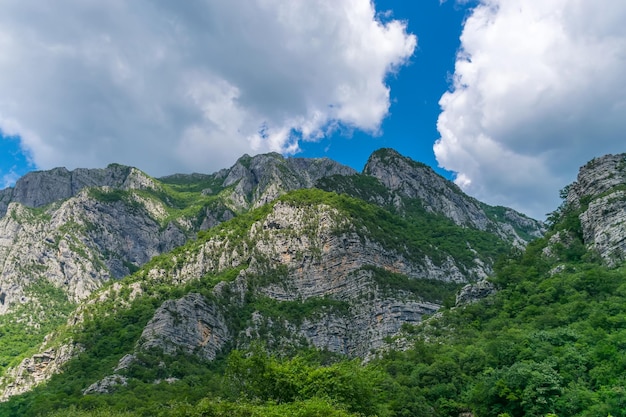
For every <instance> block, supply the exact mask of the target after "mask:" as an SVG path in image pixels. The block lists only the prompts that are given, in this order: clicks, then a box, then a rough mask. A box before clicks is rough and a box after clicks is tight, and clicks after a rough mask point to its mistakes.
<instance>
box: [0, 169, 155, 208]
mask: <svg viewBox="0 0 626 417" xmlns="http://www.w3.org/2000/svg"><path fill="white" fill-rule="evenodd" d="M102 186H108V187H112V188H119V189H125V190H128V189H146V188H153V189H154V188H156V187H157V185H156V183H155V182H154V181H153V180H152V179H151V178H150V177H149V176H148V175H146V174H144V173H143V172H141V171H140V170H138V169H137V168H132V167H128V166H124V165H119V164H110V165H109V166H107V167H106V168H104V169H85V168H78V169H75V170H73V171H69V170H67V169H66V168H63V167H61V168H54V169H51V170H48V171H34V172H29V173H28V174H26V175H24V176H23V177H22V178H20V179H19V180H18V181H17V182H16V183H15V187H13V188H7V189H4V190H1V191H0V216H4V214H5V213H6V211H7V207H8V205H9V203H11V202H16V203H20V204H23V205H25V206H28V207H41V206H45V205H47V204H50V203H52V202H55V201H61V200H65V199H68V198H70V197H74V196H76V195H77V194H78V193H79V192H80V191H81V190H82V189H83V188H86V187H102Z"/></svg>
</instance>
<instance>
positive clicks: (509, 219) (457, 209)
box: [363, 149, 545, 247]
mask: <svg viewBox="0 0 626 417" xmlns="http://www.w3.org/2000/svg"><path fill="white" fill-rule="evenodd" d="M363 173H364V174H366V175H370V176H373V177H375V178H377V179H378V180H379V181H380V182H381V183H382V184H383V185H384V186H385V187H386V189H388V190H390V191H392V192H393V193H395V194H397V195H398V196H400V197H404V198H409V199H418V200H419V201H420V202H421V204H422V205H423V207H424V208H425V209H426V210H427V211H429V212H433V213H438V214H442V215H444V216H446V217H447V218H449V219H451V220H452V221H454V223H456V224H457V225H459V226H465V227H475V228H477V229H479V230H491V231H493V232H495V233H496V234H498V235H499V236H500V237H501V238H503V239H506V240H511V241H512V242H514V243H515V244H516V245H518V246H520V247H523V246H524V245H525V244H526V243H528V241H529V239H534V238H537V237H540V236H541V235H542V234H543V233H544V232H545V228H544V226H543V224H542V223H541V222H539V221H537V220H534V219H531V218H529V217H527V216H525V215H523V214H521V213H518V212H516V211H515V210H512V209H510V208H505V207H491V206H488V205H486V204H484V203H481V202H479V201H478V200H476V199H474V198H472V197H469V196H468V195H466V194H465V193H463V191H462V190H461V189H460V188H459V187H458V186H457V185H456V184H454V183H453V182H451V181H448V180H446V179H445V178H443V177H442V176H440V175H439V174H437V173H435V171H433V169H432V168H431V167H429V166H427V165H424V164H422V163H419V162H415V161H413V160H411V159H410V158H407V157H405V156H402V155H400V154H399V153H398V152H396V151H395V150H393V149H381V150H379V151H376V152H374V153H373V154H372V156H370V158H369V160H368V161H367V164H366V165H365V168H364V169H363ZM393 201H394V203H395V204H396V206H398V208H399V209H402V204H403V203H402V200H401V199H399V198H394V199H393Z"/></svg>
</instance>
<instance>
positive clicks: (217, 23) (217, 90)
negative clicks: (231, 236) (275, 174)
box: [0, 0, 626, 219]
mask: <svg viewBox="0 0 626 417" xmlns="http://www.w3.org/2000/svg"><path fill="white" fill-rule="evenodd" d="M0 9H1V10H2V13H1V14H0V133H1V136H0V187H3V186H9V185H11V184H12V183H13V182H14V181H15V179H16V178H17V177H19V176H20V175H23V174H24V173H25V172H27V171H29V170H32V169H48V168H52V167H55V166H66V167H68V168H70V169H72V168H76V167H104V166H106V165H107V164H108V163H110V162H118V163H123V164H129V165H133V166H137V167H139V168H141V169H143V170H144V171H146V172H147V173H149V174H151V175H154V176H160V175H166V174H170V173H174V172H193V171H196V172H207V173H210V172H214V171H216V170H218V169H220V168H224V167H227V166H230V165H231V164H232V163H233V162H234V161H235V160H236V159H237V157H239V156H241V155H242V154H244V153H248V154H256V153H262V152H268V151H278V152H282V153H283V154H285V155H296V156H305V157H313V156H315V157H317V156H328V157H331V158H333V159H337V160H339V161H340V162H343V163H346V164H348V165H351V166H353V167H354V168H356V169H361V168H362V167H363V165H364V163H365V161H366V159H367V156H368V155H369V154H370V153H371V152H372V151H373V150H375V149H377V148H380V147H383V146H385V147H394V148H396V149H398V150H399V151H400V152H401V153H403V154H405V155H408V156H410V157H411V158H413V159H416V160H419V161H422V162H425V163H427V164H429V165H431V166H433V167H434V168H436V169H437V170H438V172H440V173H442V174H443V175H445V176H447V177H448V178H450V179H453V180H455V181H456V182H457V184H459V185H460V186H461V187H462V188H463V189H464V190H465V191H466V192H468V193H469V194H471V195H473V196H475V197H477V198H479V199H481V200H483V201H485V202H488V203H490V204H500V205H507V206H512V207H514V208H516V209H518V210H520V211H522V212H525V213H527V214H529V215H531V216H534V217H536V218H540V219H543V218H544V217H545V214H546V213H548V212H550V211H552V210H554V209H555V208H556V206H557V205H558V204H559V201H558V190H559V189H560V188H562V187H563V186H564V185H566V184H567V183H569V182H571V181H572V180H573V179H575V176H576V173H577V170H578V167H579V166H580V165H582V164H583V163H585V162H586V161H587V160H589V159H591V158H593V157H594V156H600V155H602V154H605V153H618V152H626V141H625V140H624V134H623V132H624V131H626V129H625V128H626V81H625V78H624V74H625V73H626V25H624V24H623V22H624V21H626V3H625V2H620V1H613V0H598V1H594V2H590V1H584V0H551V1H545V0H475V1H467V0H465V1H457V2H455V1H454V0H448V1H444V2H440V0H420V1H410V2H409V1H399V0H378V1H375V2H370V1H369V0H307V1H287V0H230V1H228V2H225V1H219V0H189V1H185V2H172V1H166V0H132V1H131V0H110V1H95V0H56V1H54V2H40V1H37V2H36V1H34V0H32V1H31V0H0Z"/></svg>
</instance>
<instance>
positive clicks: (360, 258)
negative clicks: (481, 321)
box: [0, 149, 545, 414]
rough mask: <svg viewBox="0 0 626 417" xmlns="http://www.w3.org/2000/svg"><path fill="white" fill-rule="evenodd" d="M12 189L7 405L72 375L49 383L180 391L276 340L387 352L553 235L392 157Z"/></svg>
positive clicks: (251, 165) (85, 389) (102, 174)
mask: <svg viewBox="0 0 626 417" xmlns="http://www.w3.org/2000/svg"><path fill="white" fill-rule="evenodd" d="M1 196H2V197H1V198H0V201H1V202H2V204H3V205H4V207H6V209H5V210H6V212H5V214H4V216H3V217H2V218H0V236H1V240H0V248H1V252H0V257H1V258H0V261H1V262H0V264H2V265H3V266H2V271H1V275H0V276H1V278H0V279H1V280H0V287H1V295H0V297H1V305H2V306H1V310H0V313H2V316H0V318H1V319H2V321H1V324H2V329H3V331H4V334H3V337H2V339H0V344H2V346H0V347H2V348H3V349H0V351H2V352H7V353H5V354H4V355H3V357H2V363H1V366H2V368H3V378H2V380H1V381H0V385H1V386H2V387H3V398H4V399H7V398H9V397H11V396H14V395H17V394H20V393H23V392H26V391H29V390H31V389H32V388H33V386H35V385H37V384H40V383H41V382H43V381H46V380H48V379H49V378H50V377H51V375H52V374H55V373H57V372H59V371H60V370H64V372H63V373H62V374H60V375H58V376H57V377H56V379H54V378H53V379H52V380H51V382H50V383H49V384H48V385H45V386H44V387H43V388H41V389H43V390H45V389H47V388H45V387H46V386H54V384H55V383H56V382H55V381H65V382H62V384H65V383H70V382H68V381H69V380H67V379H63V378H71V384H72V387H73V388H72V390H74V391H73V392H75V393H77V392H78V393H80V395H79V397H76V398H82V396H83V393H84V395H85V396H86V397H89V396H90V395H97V394H96V393H101V392H114V391H116V390H118V389H120V388H121V387H125V386H132V385H133V384H137V383H140V384H146V383H148V384H154V383H155V381H156V380H159V381H163V380H166V379H167V380H170V381H171V382H172V383H173V384H175V385H176V381H177V380H180V379H184V378H185V375H186V374H185V372H182V371H181V368H180V367H181V366H183V365H181V364H194V365H193V366H195V367H199V369H210V365H209V364H210V363H212V362H216V363H218V364H219V363H222V364H223V363H224V359H223V358H224V355H227V354H228V353H229V352H231V351H236V350H237V349H248V348H250V347H252V346H254V345H255V343H256V342H257V341H259V340H261V341H263V343H264V345H265V347H266V349H268V350H269V351H271V352H281V354H283V355H290V354H293V353H297V352H299V351H303V350H306V349H310V348H316V349H321V350H322V351H324V352H327V353H328V354H329V355H340V357H347V358H352V357H361V358H373V357H374V356H375V355H374V354H375V352H377V351H379V349H387V348H389V346H391V345H389V342H390V341H391V339H392V338H394V337H396V336H398V335H399V334H401V333H402V331H403V329H405V328H407V326H409V327H410V326H411V325H415V324H418V323H420V322H421V321H422V320H423V318H424V317H425V316H428V315H432V314H434V313H436V312H437V311H438V310H439V309H440V308H441V306H442V305H443V304H446V305H448V306H453V305H454V300H455V293H456V291H457V290H458V289H459V288H460V287H462V286H463V285H465V284H467V283H472V282H483V281H482V280H484V278H486V277H487V276H489V275H492V274H493V267H494V264H495V263H496V260H497V259H498V258H499V257H500V256H502V255H505V254H507V253H508V252H509V251H510V250H511V249H512V248H521V247H523V246H524V245H526V244H527V243H528V242H529V241H530V240H532V239H536V238H538V237H540V236H541V235H542V234H543V232H544V231H545V229H544V226H543V224H542V223H540V222H538V221H535V220H532V219H530V218H528V217H526V216H524V215H522V214H520V213H516V212H515V211H513V210H511V209H507V208H503V207H490V206H488V205H486V204H483V203H480V202H478V201H477V200H475V199H473V198H471V197H468V196H466V195H465V194H463V192H462V191H461V190H460V189H459V188H458V187H456V186H455V185H454V184H452V183H451V182H449V181H447V180H445V179H444V178H442V177H441V176H439V175H437V174H436V173H435V172H434V171H433V170H432V169H430V168H428V167H427V166H425V165H422V164H420V163H417V162H414V161H412V160H410V159H409V158H406V157H403V156H401V155H399V154H398V153H397V152H395V151H393V150H390V149H382V150H380V151H377V152H375V153H374V154H373V155H372V156H371V157H370V159H369V161H368V163H367V165H366V167H365V169H364V171H363V172H362V173H361V174H357V173H356V172H354V171H353V170H352V169H350V168H348V167H345V166H342V165H340V164H338V163H336V162H333V161H330V160H328V159H303V158H287V159H286V158H283V157H282V156H280V155H278V154H267V155H258V156H255V157H250V156H247V155H246V156H243V157H242V158H240V159H239V160H238V161H237V162H236V163H235V165H234V166H233V167H231V168H230V169H226V170H222V171H219V172H217V173H214V174H211V175H207V174H191V175H181V174H177V175H172V176H168V177H164V178H160V179H155V178H151V177H149V176H147V175H146V174H144V173H142V172H141V171H139V170H137V169H135V168H130V167H122V166H119V165H110V166H109V167H107V168H106V169H103V170H76V171H72V172H69V171H67V170H65V169H55V170H52V171H45V172H36V173H31V174H28V175H27V176H25V177H24V178H22V179H21V180H20V181H18V182H17V183H16V186H15V188H12V189H7V190H3V191H2V194H1ZM124 276H126V277H125V278H123V279H122V277H124ZM479 285H483V286H484V284H479ZM470 298H471V297H470ZM233 349H234V350H233ZM373 355H374V356H373ZM220 358H222V359H220ZM155 361H156V362H155ZM181 361H182V362H181ZM161 363H162V364H163V365H160V364H161ZM184 366H187V365H184ZM184 366H183V367H184ZM189 366H191V365H189ZM216 366H217V365H216ZM76 367H79V368H81V367H83V368H84V367H87V368H88V369H91V371H89V372H82V373H79V374H76V369H77V368H76ZM87 368H85V369H87ZM192 373H193V372H192ZM64 375H67V376H64ZM78 375H80V376H78ZM50 384H51V385H50ZM181 384H182V385H180V386H186V385H185V384H187V383H186V382H185V383H182V382H181ZM38 389H39V388H38ZM51 389H52V388H51ZM76 390H77V391H76ZM28 395H36V391H34V394H28ZM16 398H17V399H16V400H15V401H13V400H11V401H10V402H9V403H8V404H9V405H8V406H7V407H9V408H10V407H13V405H15V404H18V405H19V404H20V401H21V400H20V398H22V397H21V396H20V397H16ZM72 398H74V397H72ZM11 404H13V405H11ZM18 405H15V406H16V407H18V408H19V406H18ZM1 411H2V409H1V408H0V412H1ZM31 413H32V409H31ZM0 414H1V413H0Z"/></svg>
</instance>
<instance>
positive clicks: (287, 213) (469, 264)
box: [5, 190, 507, 395]
mask: <svg viewBox="0 0 626 417" xmlns="http://www.w3.org/2000/svg"><path fill="white" fill-rule="evenodd" d="M430 220H431V221H429V222H427V223H423V224H419V223H415V222H409V221H407V220H404V219H403V218H402V217H400V216H397V215H393V214H391V213H389V212H387V211H385V210H383V209H381V208H379V207H376V206H374V205H370V204H367V203H364V202H363V201H360V200H357V199H354V198H350V197H347V196H340V195H337V194H335V193H326V192H322V191H319V190H300V191H295V192H291V193H289V194H287V195H285V196H284V197H281V198H280V199H279V200H278V201H276V202H275V203H272V204H269V205H265V206H263V207H262V208H259V209H257V210H255V211H253V212H250V213H249V214H244V215H241V216H240V217H237V218H235V219H233V220H231V221H229V222H226V223H224V224H223V225H220V226H218V227H216V228H214V229H211V230H209V231H207V232H203V233H201V234H200V236H199V238H198V239H197V240H196V241H193V242H190V243H188V244H187V245H184V246H182V247H180V248H177V249H176V250H174V251H173V252H171V253H169V254H164V255H161V256H159V257H156V258H154V259H153V260H151V261H150V262H148V264H146V266H145V267H144V268H142V269H141V270H140V271H138V272H137V273H136V274H134V275H133V276H132V277H130V278H129V279H127V280H125V281H123V282H121V283H116V286H115V287H113V288H110V289H108V290H107V291H105V292H104V293H101V294H98V295H96V296H95V298H92V300H91V301H90V302H89V303H87V304H86V305H84V307H82V308H81V309H79V313H77V315H76V316H75V317H74V318H73V319H71V320H70V322H71V323H75V324H76V325H78V327H77V328H76V329H75V331H78V332H79V334H80V329H81V328H82V327H81V326H83V325H84V324H83V323H85V322H86V323H89V322H90V321H91V320H98V316H99V315H101V314H112V313H114V312H115V311H116V310H117V311H118V312H117V313H115V314H122V313H120V312H119V311H125V310H126V309H129V308H133V305H134V304H135V303H144V304H145V302H146V301H142V300H145V299H152V300H154V299H155V297H157V298H156V299H160V297H163V291H165V294H170V293H180V291H179V290H176V288H185V290H184V291H183V294H182V297H181V296H179V298H174V299H169V301H164V302H163V304H161V305H160V307H158V308H157V309H156V310H154V313H153V316H152V318H151V319H150V320H149V321H148V322H146V323H145V326H146V327H145V328H144V329H143V331H142V332H141V335H139V334H137V336H136V337H137V341H136V344H135V346H134V348H132V349H130V350H126V351H125V352H124V353H126V356H124V357H122V358H120V357H119V356H118V359H119V363H114V364H112V365H111V367H110V368H109V369H108V372H109V373H107V374H105V375H101V376H100V378H104V379H101V380H100V381H99V382H97V381H93V380H92V382H91V383H96V382H97V383H96V385H94V386H93V387H91V388H90V389H89V391H88V392H102V391H109V390H110V389H113V388H112V386H111V384H110V382H111V381H118V380H119V378H118V377H120V378H121V377H123V378H133V377H137V374H136V373H133V372H134V371H133V369H136V368H137V366H138V364H139V363H142V361H144V362H145V360H146V359H145V356H146V355H150V352H152V351H154V349H157V350H158V351H161V352H163V353H165V354H168V355H169V354H174V353H176V352H188V353H189V354H194V355H199V356H200V357H201V358H204V359H212V358H214V357H215V356H216V355H217V354H219V353H220V352H222V350H223V349H224V348H226V347H227V346H231V347H233V346H234V347H245V346H249V345H250V343H252V342H253V341H254V340H259V339H260V340H264V341H265V343H266V344H267V346H268V347H270V348H271V349H272V350H275V351H285V352H287V351H293V350H295V349H300V348H305V347H307V346H312V347H315V348H318V349H325V350H328V351H330V352H334V353H340V354H344V355H348V356H361V357H363V356H366V355H367V354H368V352H370V351H371V350H372V349H376V348H378V347H381V346H382V345H383V343H384V340H385V339H386V338H388V337H390V336H393V335H394V334H396V333H397V332H398V331H399V330H400V329H401V328H402V326H403V325H406V324H409V323H417V322H419V321H420V320H421V318H422V316H423V315H424V314H432V313H434V312H435V311H436V310H437V309H438V308H439V307H440V305H441V303H442V302H443V301H444V299H452V298H453V293H454V291H455V290H456V289H458V288H459V284H462V283H465V282H468V281H474V280H477V279H480V278H482V277H484V276H486V271H485V268H486V267H485V265H489V264H492V263H493V261H494V259H495V257H497V256H498V254H500V253H503V252H504V251H506V249H507V245H506V243H505V242H502V241H497V240H495V239H494V238H493V235H491V234H489V233H487V232H482V231H478V230H475V229H469V228H459V227H457V226H455V225H454V223H453V222H451V221H449V220H447V219H445V218H443V217H440V218H439V220H440V223H439V224H436V223H433V222H432V220H433V219H430ZM442 236H448V238H449V236H454V237H455V238H456V239H457V240H455V241H453V242H451V241H450V240H449V239H448V238H443V237H442ZM437 239H439V240H437ZM229 271H233V272H229ZM233 273H234V275H233ZM220 274H222V275H223V274H231V275H230V278H229V279H227V280H224V279H223V278H221V279H220V278H217V281H216V278H213V277H215V276H218V277H219V276H220ZM220 281H221V282H220ZM137 284H140V286H137ZM216 284H217V285H216ZM186 291H189V292H188V293H186ZM168 297H169V296H167V295H166V299H168ZM102 306H108V307H106V308H105V309H104V310H103V307H102ZM93 337H95V336H94V335H87V336H85V335H83V336H79V337H78V338H84V339H86V340H90V339H92V338H93ZM59 343H61V344H59ZM67 346H74V342H72V341H68V339H64V338H60V339H51V340H49V342H48V344H46V345H45V346H44V349H48V350H50V349H53V350H55V351H59V352H60V351H62V350H63V347H65V349H66V350H67V349H68V347H67ZM79 346H80V347H76V346H75V347H73V348H72V349H73V350H74V351H80V350H82V349H83V348H84V345H83V344H82V343H80V344H79ZM141 358H143V359H141ZM55 359H56V358H55ZM31 361H32V359H27V360H26V362H23V364H22V366H21V367H18V369H22V371H15V372H12V373H11V375H20V378H21V379H19V380H18V379H15V378H14V379H11V378H9V379H7V380H6V381H5V384H7V387H8V391H5V395H9V394H16V393H19V392H22V391H23V390H25V389H26V388H28V387H29V386H30V384H32V381H34V380H36V379H41V377H40V376H39V375H40V374H39V373H37V374H35V375H33V374H30V376H29V373H28V372H26V371H24V369H25V366H27V365H28V364H29V363H31ZM138 361H139V362H138ZM49 363H50V364H51V365H54V368H51V370H54V369H57V362H56V361H54V360H51V361H50V362H49ZM42 372H43V373H45V371H42ZM112 372H114V374H112ZM113 386H115V384H113ZM87 388H88V387H87V386H83V387H82V389H87Z"/></svg>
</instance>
